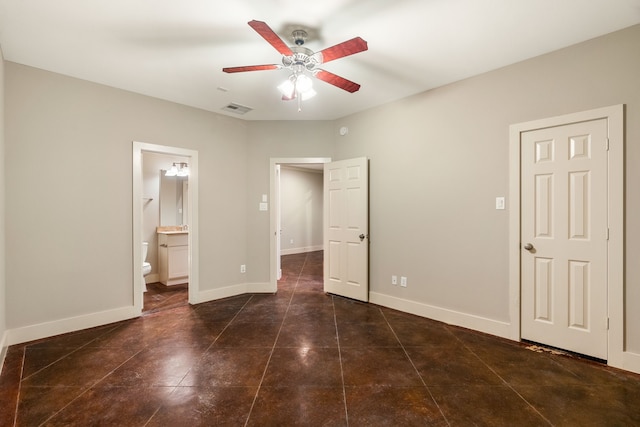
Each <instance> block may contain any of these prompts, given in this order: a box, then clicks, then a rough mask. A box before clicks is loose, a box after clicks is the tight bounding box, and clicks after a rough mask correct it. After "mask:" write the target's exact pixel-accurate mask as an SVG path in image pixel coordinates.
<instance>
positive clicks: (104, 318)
mask: <svg viewBox="0 0 640 427" xmlns="http://www.w3.org/2000/svg"><path fill="white" fill-rule="evenodd" d="M140 314H141V313H140V311H139V310H136V309H135V308H134V307H133V306H131V307H122V308H117V309H114V310H106V311H100V312H97V313H90V314H85V315H82V316H75V317H69V318H66V319H60V320H53V321H51V322H45V323H39V324H36V325H30V326H24V327H21V328H15V329H9V330H7V332H6V333H5V335H6V336H7V337H6V340H5V345H14V344H21V343H24V342H28V341H33V340H39V339H41V338H47V337H52V336H55V335H60V334H66V333H68V332H75V331H79V330H82V329H88V328H94V327H96V326H103V325H108V324H109V323H115V322H120V321H122V320H128V319H132V318H134V317H139V316H140Z"/></svg>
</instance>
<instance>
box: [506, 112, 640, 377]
mask: <svg viewBox="0 0 640 427" xmlns="http://www.w3.org/2000/svg"><path fill="white" fill-rule="evenodd" d="M597 119H607V123H608V128H609V135H608V137H609V167H608V169H609V246H608V253H609V255H608V257H609V259H608V265H609V268H608V272H607V274H608V277H607V281H608V291H607V292H608V295H607V300H608V312H609V333H608V350H607V353H608V354H607V363H608V364H609V365H610V366H614V367H617V368H621V369H628V368H625V364H626V363H628V364H629V365H633V366H635V364H636V363H637V362H635V360H636V358H635V357H633V356H630V354H632V353H625V351H624V331H625V327H624V320H625V314H624V313H625V304H624V257H625V253H624V105H622V104H620V105H613V106H609V107H603V108H598V109H594V110H589V111H583V112H578V113H573V114H567V115H563V116H558V117H551V118H547V119H541V120H534V121H531V122H526V123H519V124H514V125H512V126H510V128H509V315H510V319H511V327H510V330H509V336H510V338H511V339H514V340H518V341H519V340H520V339H521V336H520V134H521V133H522V132H525V131H529V130H535V129H541V128H545V127H552V126H560V125H564V124H569V123H577V122H582V121H589V120H597ZM630 360H631V362H629V361H630ZM636 372H639V371H638V370H636Z"/></svg>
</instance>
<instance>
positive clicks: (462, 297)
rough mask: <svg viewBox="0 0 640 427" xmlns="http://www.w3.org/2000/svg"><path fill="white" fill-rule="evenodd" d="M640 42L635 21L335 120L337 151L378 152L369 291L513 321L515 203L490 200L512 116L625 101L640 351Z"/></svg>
mask: <svg viewBox="0 0 640 427" xmlns="http://www.w3.org/2000/svg"><path fill="white" fill-rule="evenodd" d="M638 52H640V26H635V27H632V28H629V29H627V30H624V31H621V32H617V33H614V34H611V35H608V36H605V37H601V38H598V39H595V40H592V41H589V42H586V43H582V44H580V45H577V46H573V47H570V48H567V49H564V50H561V51H558V52H554V53H551V54H548V55H544V56H541V57H538V58H535V59H532V60H529V61H525V62H522V63H519V64H515V65H513V66H509V67H506V68H503V69H500V70H497V71H493V72H490V73H487V74H484V75H480V76H477V77H474V78H471V79H468V80H465V81H461V82H458V83H455V84H452V85H448V86H445V87H442V88H439V89H436V90H432V91H429V92H426V93H423V94H420V95H417V96H413V97H411V98H407V99H404V100H401V101H399V102H395V103H391V104H388V105H385V106H382V107H380V108H376V109H373V110H370V111H366V112H363V113H360V114H355V115H352V116H350V117H346V118H344V119H342V120H337V121H336V123H335V128H336V129H337V128H338V127H340V126H348V127H349V133H348V135H347V136H345V137H343V138H342V139H340V140H339V141H338V143H337V144H336V155H337V158H350V157H357V156H368V157H369V158H370V159H371V160H370V168H371V183H370V191H371V207H370V209H371V211H370V216H371V230H370V232H371V262H370V265H371V290H372V292H378V293H381V294H385V295H391V296H394V297H398V298H406V299H409V300H411V301H415V302H420V303H423V304H427V305H433V306H436V307H439V308H444V309H448V310H454V311H458V312H462V313H466V314H470V315H475V316H478V317H480V318H487V319H494V320H497V321H505V322H509V321H510V319H509V312H508V301H507V296H508V275H507V274H508V253H507V249H508V248H507V239H508V215H509V212H508V210H504V211H499V210H495V197H497V196H508V183H509V181H508V153H509V146H508V144H509V139H508V138H509V134H508V130H509V125H511V124H515V123H519V122H525V121H530V120H535V119H540V118H545V117H552V116H557V115H562V114H566V113H572V112H577V111H583V110H589V109H594V108H599V107H603V106H609V105H615V104H626V105H627V109H626V126H627V127H626V174H627V176H626V217H627V223H626V227H627V234H626V236H627V239H626V251H627V254H626V257H627V259H626V261H627V267H626V268H627V269H626V300H627V306H626V326H627V330H626V339H627V348H628V349H629V350H631V351H633V352H636V353H640V264H639V263H638V262H637V259H638V258H639V256H640V241H639V240H638V239H637V238H636V236H638V234H639V232H640V230H639V228H640V193H639V192H638V190H637V187H636V186H637V183H638V182H640V167H639V166H638V165H640V146H639V144H638V143H639V142H640V78H639V77H638V76H640V55H639V54H638ZM422 72H428V70H423V71H422ZM392 274H396V275H405V276H408V278H409V286H408V287H407V288H406V289H405V288H400V287H397V286H392V285H391V283H390V277H391V275H392Z"/></svg>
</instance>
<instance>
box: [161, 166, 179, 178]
mask: <svg viewBox="0 0 640 427" xmlns="http://www.w3.org/2000/svg"><path fill="white" fill-rule="evenodd" d="M176 175H178V168H177V167H176V164H175V163H174V164H173V166H171V168H170V169H169V170H168V171H167V172H165V174H164V176H176Z"/></svg>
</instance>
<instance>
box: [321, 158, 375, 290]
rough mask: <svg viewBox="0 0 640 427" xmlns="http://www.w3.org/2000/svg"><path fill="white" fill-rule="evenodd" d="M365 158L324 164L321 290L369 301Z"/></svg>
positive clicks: (366, 163)
mask: <svg viewBox="0 0 640 427" xmlns="http://www.w3.org/2000/svg"><path fill="white" fill-rule="evenodd" d="M368 166H369V165H368V160H367V158H366V157H362V158H357V159H350V160H341V161H337V162H331V163H325V165H324V291H325V292H328V293H332V294H336V295H341V296H344V297H347V298H352V299H356V300H360V301H365V302H366V301H369V168H368Z"/></svg>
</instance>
